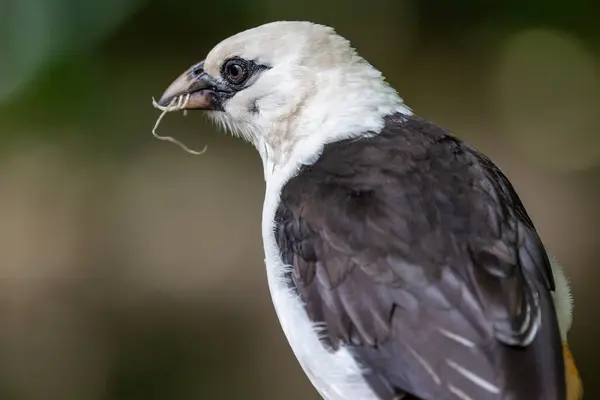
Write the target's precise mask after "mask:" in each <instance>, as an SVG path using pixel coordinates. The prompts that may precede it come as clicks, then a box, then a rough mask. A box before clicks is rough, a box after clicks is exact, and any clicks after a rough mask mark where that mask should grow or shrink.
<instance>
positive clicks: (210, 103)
mask: <svg viewBox="0 0 600 400" xmlns="http://www.w3.org/2000/svg"><path fill="white" fill-rule="evenodd" d="M203 67H204V62H201V63H199V64H196V65H194V66H192V67H191V68H190V69H188V70H187V71H186V72H184V73H183V74H181V76H179V77H178V78H177V79H175V80H174V81H173V83H171V85H169V87H168V88H167V90H165V92H164V93H163V95H162V96H161V98H160V100H159V101H158V102H157V103H156V105H157V106H158V108H161V109H173V110H214V108H215V98H214V96H215V91H214V89H215V88H214V86H213V85H212V82H211V81H212V80H211V79H210V77H209V76H208V74H206V72H204V68H203Z"/></svg>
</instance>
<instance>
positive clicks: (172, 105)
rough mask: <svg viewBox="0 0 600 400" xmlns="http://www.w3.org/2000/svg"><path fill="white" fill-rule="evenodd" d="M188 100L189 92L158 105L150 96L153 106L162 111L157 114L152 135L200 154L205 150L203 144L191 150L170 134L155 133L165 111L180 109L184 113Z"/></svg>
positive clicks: (189, 151)
mask: <svg viewBox="0 0 600 400" xmlns="http://www.w3.org/2000/svg"><path fill="white" fill-rule="evenodd" d="M189 100H190V94H189V93H188V94H185V95H180V96H176V97H173V98H172V99H171V101H170V102H169V103H168V104H167V105H166V106H164V105H160V104H159V103H157V102H156V100H154V98H152V105H153V106H154V108H158V109H159V110H161V111H162V113H161V114H160V115H159V116H158V119H157V120H156V123H155V124H154V128H153V129H152V136H154V137H155V138H157V139H159V140H164V141H167V142H171V143H174V144H176V145H178V146H179V147H181V148H182V149H183V150H184V151H185V152H186V153H190V154H193V155H200V154H203V153H204V152H205V151H206V149H207V148H208V146H204V148H203V149H202V150H200V151H197V150H192V149H190V148H189V147H187V146H186V145H185V144H183V143H181V142H180V141H179V140H177V139H175V138H174V137H172V136H162V135H159V134H158V133H156V130H157V129H158V125H160V122H161V120H162V119H163V117H164V116H165V114H166V113H168V112H172V111H180V110H182V111H183V112H184V115H185V110H186V106H187V104H188V102H189Z"/></svg>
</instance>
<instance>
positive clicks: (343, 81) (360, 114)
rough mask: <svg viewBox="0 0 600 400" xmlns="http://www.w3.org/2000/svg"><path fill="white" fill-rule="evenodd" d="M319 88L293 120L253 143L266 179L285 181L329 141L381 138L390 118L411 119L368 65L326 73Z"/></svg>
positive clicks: (310, 160) (390, 90)
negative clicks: (274, 177)
mask: <svg viewBox="0 0 600 400" xmlns="http://www.w3.org/2000/svg"><path fill="white" fill-rule="evenodd" d="M316 87H317V88H318V90H316V91H315V92H314V93H312V94H311V95H310V96H309V97H308V98H307V99H306V101H305V102H304V103H303V104H302V106H301V107H299V109H298V111H297V112H296V113H295V115H294V116H293V118H290V119H289V120H288V121H286V123H285V124H282V125H276V126H274V127H273V128H272V131H271V132H263V133H262V134H261V135H260V136H259V137H260V139H257V140H255V142H254V145H255V146H256V148H257V149H258V151H259V153H260V155H261V158H262V160H263V166H264V168H265V179H266V180H268V179H270V178H271V177H273V176H276V178H277V179H281V177H280V176H279V175H289V174H293V171H294V170H297V169H298V168H299V167H300V166H301V165H310V164H312V163H314V162H315V161H316V160H317V159H318V157H319V155H320V154H321V151H322V149H323V147H324V146H325V144H327V143H332V142H336V141H340V140H344V139H348V138H356V137H362V136H372V135H376V134H378V133H379V132H381V130H382V129H383V127H384V124H385V117H386V116H388V115H392V114H395V113H401V114H404V115H412V111H411V110H410V108H408V107H407V106H406V105H405V104H404V102H403V100H402V98H401V97H400V96H399V95H398V94H397V93H396V91H395V90H394V89H393V88H392V87H391V86H389V85H388V84H387V83H386V82H385V81H384V79H383V77H382V76H381V74H380V72H379V71H377V70H376V69H375V68H373V67H371V66H370V65H368V64H366V65H365V64H360V65H357V68H356V70H352V69H350V70H344V71H343V73H340V72H338V71H331V73H328V74H322V75H321V76H319V78H318V81H317V82H316ZM287 178H289V176H288V177H287Z"/></svg>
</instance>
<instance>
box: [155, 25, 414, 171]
mask: <svg viewBox="0 0 600 400" xmlns="http://www.w3.org/2000/svg"><path fill="white" fill-rule="evenodd" d="M174 104H176V105H177V106H176V107H174V108H175V109H181V110H208V111H209V114H210V116H211V117H212V118H214V119H215V120H216V121H218V122H220V123H221V125H223V126H224V127H225V128H226V129H227V130H229V131H231V132H232V133H234V134H238V135H239V136H241V137H243V138H245V139H247V140H248V141H250V142H251V143H253V144H254V145H255V146H256V148H257V149H258V150H259V152H260V154H261V156H262V158H263V161H264V162H265V167H267V166H268V165H269V166H270V167H271V168H276V167H277V166H278V165H281V164H283V163H284V162H287V160H289V159H290V158H293V159H295V160H296V159H298V158H299V160H296V161H300V162H302V161H303V160H302V159H303V158H306V157H308V155H309V154H310V155H313V156H314V154H315V151H316V152H318V148H319V147H322V146H323V144H324V143H327V142H329V141H333V140H339V139H341V138H344V137H352V136H353V135H358V134H361V133H363V132H367V131H376V130H377V129H381V127H382V126H383V118H382V116H384V115H388V114H392V113H394V112H398V111H400V112H404V113H405V114H406V113H410V110H409V109H408V108H406V107H405V106H404V105H403V103H402V99H401V98H400V97H399V96H398V95H397V94H396V92H395V91H394V90H393V89H392V88H391V87H390V86H389V85H388V84H387V83H385V81H384V78H383V76H382V75H381V73H380V72H379V71H377V70H376V69H375V68H373V67H372V66H371V65H370V64H369V63H367V62H366V61H365V60H364V59H362V58H361V57H359V56H358V55H357V54H356V52H355V51H354V49H353V48H352V47H351V45H350V43H349V42H348V41H347V40H346V39H344V38H343V37H341V36H339V35H337V34H336V33H335V31H334V30H333V29H332V28H330V27H326V26H323V25H318V24H314V23H311V22H287V21H286V22H273V23H269V24H265V25H262V26H259V27H256V28H253V29H250V30H247V31H244V32H241V33H238V34H236V35H234V36H232V37H230V38H228V39H226V40H224V41H222V42H221V43H219V44H218V45H217V46H215V47H214V48H213V49H212V50H211V51H210V52H209V54H208V56H207V57H206V59H205V60H204V61H201V62H199V63H197V64H195V65H193V66H191V67H190V68H188V70H187V71H185V72H184V73H183V74H182V75H181V76H180V77H178V78H177V79H176V80H175V81H174V82H173V83H172V84H171V85H170V86H169V88H168V89H167V90H166V91H165V92H164V94H163V96H162V98H161V99H160V100H159V102H158V105H159V106H160V107H168V106H169V105H171V106H172V107H173V105H174ZM315 148H316V149H315Z"/></svg>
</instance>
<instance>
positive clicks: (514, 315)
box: [154, 21, 582, 400]
mask: <svg viewBox="0 0 600 400" xmlns="http://www.w3.org/2000/svg"><path fill="white" fill-rule="evenodd" d="M198 59H201V58H198ZM154 105H155V107H157V108H159V109H161V110H163V112H168V111H180V110H184V112H185V111H187V110H203V111H204V112H205V113H206V114H207V115H208V116H209V117H210V119H212V120H213V121H215V122H216V123H217V124H219V125H220V126H221V127H223V128H224V129H225V130H226V131H228V132H230V133H232V134H233V135H235V136H237V137H240V138H242V139H244V140H246V141H247V142H249V143H250V144H252V145H253V146H254V147H255V148H256V150H257V151H258V153H259V155H260V159H261V160H262V166H263V170H264V180H265V198H264V204H263V210H262V239H263V246H264V253H265V265H266V276H267V283H268V288H269V291H270V295H271V298H272V302H273V305H274V309H275V312H276V315H277V317H278V320H279V322H280V325H281V328H282V330H283V332H284V334H285V336H286V338H287V341H288V343H289V345H290V347H291V349H292V351H293V353H294V355H295V357H296V359H297V360H298V362H299V364H300V366H301V367H302V369H303V371H304V373H305V374H306V375H307V377H308V379H309V380H310V382H311V383H312V385H313V386H314V388H315V389H316V391H317V392H318V393H319V395H320V396H321V397H322V398H324V399H326V400H400V399H404V400H409V399H413V400H414V399H422V400H536V399H543V400H565V399H567V400H577V399H580V398H581V395H582V385H581V379H580V377H579V374H578V372H577V368H576V366H575V362H574V361H573V358H572V355H571V352H570V350H569V345H568V341H567V333H568V331H569V329H570V326H571V323H572V309H573V301H572V295H571V290H570V287H569V282H568V280H567V278H566V276H565V274H564V271H563V269H562V267H561V265H559V264H558V262H556V261H555V260H554V259H553V258H552V257H551V256H550V254H549V252H548V251H547V250H546V247H545V246H544V244H543V243H542V240H541V239H540V237H539V235H538V233H537V231H536V228H535V227H534V224H533V222H532V220H531V218H530V217H529V215H528V213H527V211H526V209H525V207H524V205H523V203H522V201H521V200H520V198H519V196H518V195H517V193H516V190H515V189H514V187H513V186H512V184H511V183H510V181H509V180H508V178H507V177H506V176H505V175H504V173H503V172H502V171H501V170H500V168H499V167H498V166H496V164H495V163H494V162H493V161H491V159H490V158H489V157H487V156H486V155H485V154H484V153H482V152H481V151H480V150H478V149H477V148H476V147H474V146H473V145H471V144H469V143H468V142H466V141H463V140H461V139H459V138H458V137H457V136H455V135H454V134H453V133H451V132H450V131H448V130H447V129H445V128H442V127H440V126H439V125H437V124H435V123H433V122H430V121H428V120H426V119H424V118H421V117H419V116H418V115H416V114H415V113H414V112H413V110H412V108H410V107H409V106H408V105H406V103H405V102H404V100H403V98H402V97H400V95H399V94H398V92H397V91H396V90H395V89H394V88H393V87H392V86H391V84H390V83H389V82H388V81H387V80H386V78H385V77H384V76H383V74H382V73H381V72H380V71H379V70H378V69H376V68H375V67H374V66H373V65H372V64H370V63H369V62H368V61H367V60H366V59H364V58H363V57H361V56H360V55H359V54H358V52H357V51H356V49H355V48H354V47H353V45H352V44H351V42H350V41H349V40H348V39H346V38H345V37H343V36H341V35H340V34H338V33H337V32H336V30H335V29H334V28H332V27H329V26H326V25H322V24H318V23H314V22H310V21H275V22H269V23H266V24H263V25H260V26H255V27H253V28H250V29H247V30H244V31H241V32H240V33H237V34H235V35H233V36H231V37H229V38H226V39H224V40H223V41H221V42H220V43H218V44H217V45H216V46H215V47H214V48H213V49H212V50H210V51H209V52H208V55H207V56H206V57H205V58H204V60H203V61H200V62H197V63H195V64H193V65H192V66H191V67H189V68H188V69H187V70H185V71H184V72H183V74H181V75H180V76H179V77H178V78H176V79H175V80H174V81H173V82H172V83H171V84H170V85H169V86H168V87H167V89H166V90H165V91H164V93H163V94H162V96H161V98H160V100H159V101H157V102H156V101H154ZM163 115H164V114H163Z"/></svg>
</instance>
